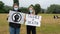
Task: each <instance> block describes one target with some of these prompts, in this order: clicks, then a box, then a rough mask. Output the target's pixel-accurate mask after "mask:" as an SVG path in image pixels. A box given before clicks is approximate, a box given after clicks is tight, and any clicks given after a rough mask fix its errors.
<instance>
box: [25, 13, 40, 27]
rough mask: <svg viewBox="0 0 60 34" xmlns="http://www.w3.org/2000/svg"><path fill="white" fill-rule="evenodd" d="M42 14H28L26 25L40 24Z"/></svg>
mask: <svg viewBox="0 0 60 34" xmlns="http://www.w3.org/2000/svg"><path fill="white" fill-rule="evenodd" d="M40 22H41V16H37V15H29V14H26V23H25V24H26V25H30V26H38V27H39V26H40V24H41V23H40Z"/></svg>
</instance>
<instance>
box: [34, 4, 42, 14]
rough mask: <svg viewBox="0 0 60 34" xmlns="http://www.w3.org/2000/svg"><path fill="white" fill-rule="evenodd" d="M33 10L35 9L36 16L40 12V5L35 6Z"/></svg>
mask: <svg viewBox="0 0 60 34" xmlns="http://www.w3.org/2000/svg"><path fill="white" fill-rule="evenodd" d="M34 8H35V11H36V14H38V13H40V11H41V7H40V4H35V6H34Z"/></svg>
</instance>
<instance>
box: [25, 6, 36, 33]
mask: <svg viewBox="0 0 60 34" xmlns="http://www.w3.org/2000/svg"><path fill="white" fill-rule="evenodd" d="M28 9H29V14H31V15H35V10H34V8H33V6H30V7H29V8H28ZM26 27H27V34H31V32H32V34H36V27H35V26H29V25H27V26H26Z"/></svg>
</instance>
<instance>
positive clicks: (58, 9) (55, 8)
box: [0, 1, 60, 14]
mask: <svg viewBox="0 0 60 34" xmlns="http://www.w3.org/2000/svg"><path fill="white" fill-rule="evenodd" d="M31 5H32V6H33V7H34V9H35V11H36V14H38V13H48V14H49V13H50V14H60V5H57V4H52V5H50V7H47V10H46V9H43V8H41V6H40V4H35V5H33V4H31ZM12 9H13V6H7V5H5V4H4V3H3V2H2V1H0V13H9V10H12ZM19 10H21V11H22V12H24V13H27V12H28V11H29V10H28V8H27V7H20V8H19Z"/></svg>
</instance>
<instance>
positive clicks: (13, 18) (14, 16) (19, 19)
mask: <svg viewBox="0 0 60 34" xmlns="http://www.w3.org/2000/svg"><path fill="white" fill-rule="evenodd" d="M24 17H25V14H24V13H20V12H16V11H10V12H9V18H8V22H13V23H18V24H23V23H24Z"/></svg>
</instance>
